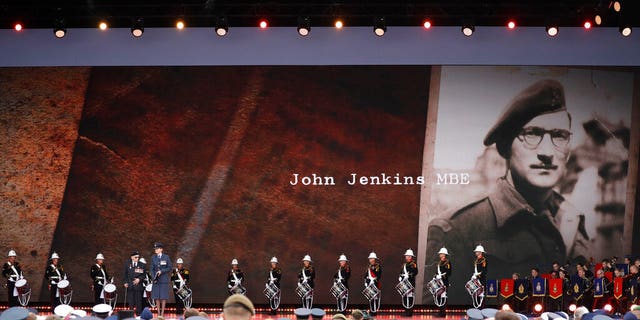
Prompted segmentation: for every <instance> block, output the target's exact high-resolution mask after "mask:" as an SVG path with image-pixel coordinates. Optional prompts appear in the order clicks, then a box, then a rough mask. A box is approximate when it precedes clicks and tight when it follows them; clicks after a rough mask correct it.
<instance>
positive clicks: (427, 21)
mask: <svg viewBox="0 0 640 320" xmlns="http://www.w3.org/2000/svg"><path fill="white" fill-rule="evenodd" d="M422 26H423V27H424V28H425V29H429V28H431V21H429V20H425V21H424V23H423V24H422Z"/></svg>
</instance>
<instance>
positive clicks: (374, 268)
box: [364, 252, 382, 316]
mask: <svg viewBox="0 0 640 320" xmlns="http://www.w3.org/2000/svg"><path fill="white" fill-rule="evenodd" d="M368 259H369V266H368V267H367V274H366V275H365V277H364V286H365V288H366V287H367V286H369V285H370V284H371V283H373V284H374V285H375V287H376V288H378V290H380V289H381V288H382V283H381V282H380V279H381V278H382V266H381V265H380V263H378V255H376V253H375V252H371V253H370V254H369V258H368ZM381 296H382V293H380V294H378V295H377V296H376V297H375V298H373V299H371V300H369V311H370V313H371V315H374V316H375V315H376V314H377V312H378V309H379V308H380V299H381V298H382V297H381Z"/></svg>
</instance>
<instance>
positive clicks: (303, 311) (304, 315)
mask: <svg viewBox="0 0 640 320" xmlns="http://www.w3.org/2000/svg"><path fill="white" fill-rule="evenodd" d="M293 314H295V315H296V319H308V318H309V316H310V315H311V310H310V309H308V308H298V309H296V310H294V311H293Z"/></svg>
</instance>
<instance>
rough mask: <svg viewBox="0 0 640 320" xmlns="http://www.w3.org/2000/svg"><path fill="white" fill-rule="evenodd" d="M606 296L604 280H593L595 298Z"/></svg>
mask: <svg viewBox="0 0 640 320" xmlns="http://www.w3.org/2000/svg"><path fill="white" fill-rule="evenodd" d="M602 296H604V278H595V279H593V297H594V298H602Z"/></svg>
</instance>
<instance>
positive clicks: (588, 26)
mask: <svg viewBox="0 0 640 320" xmlns="http://www.w3.org/2000/svg"><path fill="white" fill-rule="evenodd" d="M582 26H583V27H584V28H585V29H587V30H589V29H591V21H589V20H587V21H585V22H584V23H583V24H582Z"/></svg>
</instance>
